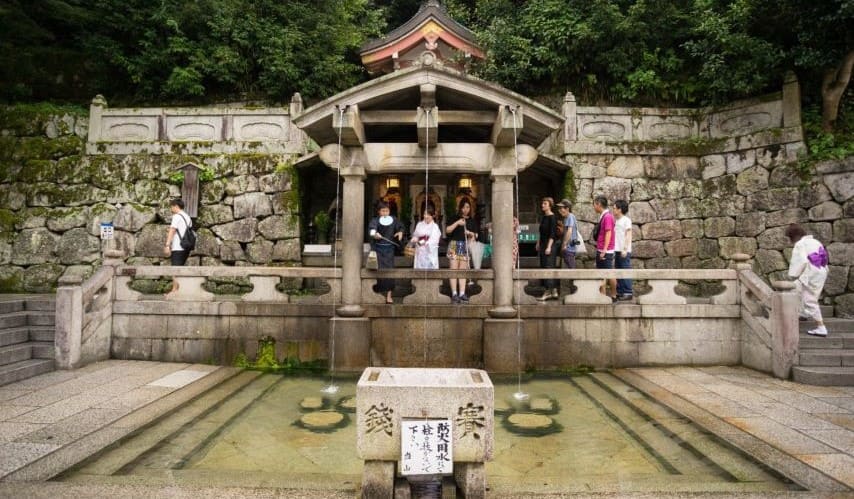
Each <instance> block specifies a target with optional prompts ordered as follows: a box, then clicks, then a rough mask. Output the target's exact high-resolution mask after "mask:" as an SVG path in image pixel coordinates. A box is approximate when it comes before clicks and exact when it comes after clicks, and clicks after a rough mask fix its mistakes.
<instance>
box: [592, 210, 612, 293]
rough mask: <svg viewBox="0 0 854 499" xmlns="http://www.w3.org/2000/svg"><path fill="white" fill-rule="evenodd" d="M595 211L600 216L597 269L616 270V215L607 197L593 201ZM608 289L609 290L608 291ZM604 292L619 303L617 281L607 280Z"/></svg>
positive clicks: (597, 228) (597, 235)
mask: <svg viewBox="0 0 854 499" xmlns="http://www.w3.org/2000/svg"><path fill="white" fill-rule="evenodd" d="M593 210H594V211H595V212H596V213H598V214H599V221H598V222H597V223H596V227H595V228H594V231H595V232H596V268H597V269H613V268H614V245H615V241H614V226H615V225H616V223H615V222H614V215H612V214H611V212H610V211H608V198H606V197H605V196H596V197H595V198H594V199H593ZM606 288H607V289H606ZM602 292H603V293H604V294H606V295H608V296H610V297H611V301H612V302H616V301H617V280H616V279H605V283H604V284H603V287H602Z"/></svg>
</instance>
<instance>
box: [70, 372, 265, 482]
mask: <svg viewBox="0 0 854 499" xmlns="http://www.w3.org/2000/svg"><path fill="white" fill-rule="evenodd" d="M271 378H272V379H271ZM275 378H277V377H276V376H262V374H261V373H259V372H257V371H243V372H241V373H239V374H237V375H236V376H234V377H232V378H229V379H227V380H225V381H224V382H222V383H220V384H218V385H217V386H215V387H213V388H211V389H210V390H208V391H206V392H205V393H203V394H201V395H199V396H198V397H196V398H195V399H193V400H191V401H189V402H187V403H186V404H184V405H182V406H181V407H179V408H177V409H176V410H175V411H173V412H172V413H170V414H166V415H164V416H163V417H162V418H160V419H159V420H157V421H156V422H154V423H152V424H151V425H150V426H149V427H148V428H147V430H146V431H144V432H141V433H138V434H135V435H131V436H129V437H128V438H126V439H124V440H122V441H121V445H117V446H114V447H112V448H108V449H106V450H104V452H102V453H101V454H99V455H98V457H97V459H94V460H91V461H89V462H88V463H85V464H83V465H82V466H81V467H80V468H79V469H78V470H77V473H76V474H75V476H83V477H91V476H97V475H102V476H104V475H106V476H109V475H113V474H116V473H119V472H120V471H121V470H125V471H130V469H132V468H134V467H136V466H137V465H138V464H139V463H140V462H141V460H142V459H143V458H144V456H145V455H146V454H147V453H149V452H150V451H151V450H152V449H156V448H158V447H159V446H160V445H162V444H163V442H169V445H170V446H171V445H172V443H171V438H174V437H180V436H181V431H182V430H184V429H186V428H187V427H189V426H190V425H193V427H195V425H197V424H202V423H203V422H204V419H205V417H206V416H208V415H210V414H212V413H216V412H218V411H219V410H220V408H221V407H223V404H225V403H226V402H228V401H229V400H231V399H232V398H233V397H234V396H235V395H236V394H239V393H241V391H242V390H241V389H242V388H244V387H246V386H247V385H249V384H250V383H252V382H254V381H256V380H258V379H263V380H264V383H269V382H271V381H272V382H274V381H276V380H275ZM242 392H243V393H244V394H250V393H253V391H252V390H245V391H242ZM255 393H256V394H257V392H255ZM243 407H245V404H244V405H243V406H242V407H240V408H239V409H242V408H243ZM239 409H238V410H239ZM226 419H227V418H226ZM214 430H215V428H214V429H212V430H211V431H214ZM189 433H190V434H193V433H195V432H192V431H191V432H189ZM210 434H211V433H210V432H207V433H205V436H206V437H209V436H210ZM190 448H193V447H190ZM119 474H123V473H119Z"/></svg>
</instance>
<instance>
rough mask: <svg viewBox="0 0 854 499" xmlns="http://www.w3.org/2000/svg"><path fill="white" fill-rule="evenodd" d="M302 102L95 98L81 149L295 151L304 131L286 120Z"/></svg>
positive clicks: (91, 151)
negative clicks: (118, 103) (158, 103)
mask: <svg viewBox="0 0 854 499" xmlns="http://www.w3.org/2000/svg"><path fill="white" fill-rule="evenodd" d="M301 109H302V101H301V100H300V99H299V98H298V97H297V96H295V101H293V102H292V103H291V106H290V108H288V107H263V108H257V107H249V106H242V107H238V106H206V107H182V108H179V107H173V108H169V107H149V108H112V109H111V108H108V106H107V102H106V100H105V99H104V98H103V97H101V96H98V97H96V98H95V99H94V100H93V101H92V104H91V105H90V108H89V136H88V140H87V144H86V153H87V154H91V155H96V154H140V153H152V154H170V153H179V154H180V153H186V154H229V153H267V154H287V153H297V152H301V151H302V150H303V149H304V147H305V143H306V138H305V135H304V134H303V133H302V132H301V131H300V130H299V129H298V128H297V127H295V126H293V125H292V123H291V116H292V114H293V113H294V112H298V111H299V110H301Z"/></svg>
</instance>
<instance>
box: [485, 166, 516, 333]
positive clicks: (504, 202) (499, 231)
mask: <svg viewBox="0 0 854 499" xmlns="http://www.w3.org/2000/svg"><path fill="white" fill-rule="evenodd" d="M513 178H514V176H513V175H495V174H493V175H492V271H493V274H494V279H495V281H494V283H493V286H492V290H493V291H492V293H493V300H494V302H493V303H494V304H495V307H494V308H493V309H492V310H490V311H489V315H490V316H492V317H498V318H509V317H514V316H515V315H516V310H515V309H514V308H513V272H514V267H513V239H514V238H515V237H517V235H516V234H515V233H514V231H513Z"/></svg>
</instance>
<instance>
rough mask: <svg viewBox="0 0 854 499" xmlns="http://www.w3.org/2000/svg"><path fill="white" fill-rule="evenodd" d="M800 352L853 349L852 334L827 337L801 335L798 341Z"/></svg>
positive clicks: (831, 333) (853, 336)
mask: <svg viewBox="0 0 854 499" xmlns="http://www.w3.org/2000/svg"><path fill="white" fill-rule="evenodd" d="M798 348H799V349H800V350H826V349H831V348H854V333H833V332H830V333H829V334H828V335H827V336H812V335H810V334H802V335H800V338H799V339H798Z"/></svg>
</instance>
